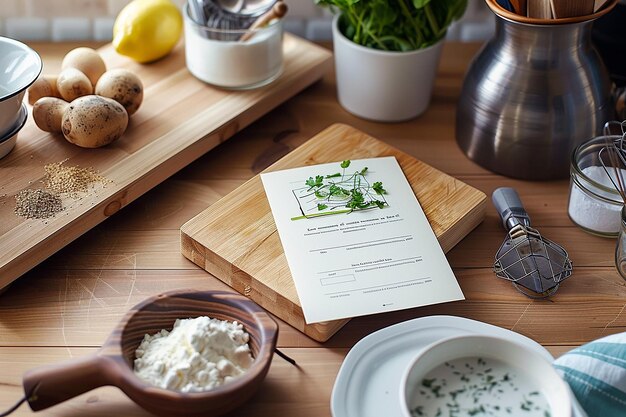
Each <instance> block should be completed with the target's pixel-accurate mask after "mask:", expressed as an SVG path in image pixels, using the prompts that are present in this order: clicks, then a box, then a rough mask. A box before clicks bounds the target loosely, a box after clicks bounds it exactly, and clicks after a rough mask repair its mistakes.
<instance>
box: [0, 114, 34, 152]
mask: <svg viewBox="0 0 626 417" xmlns="http://www.w3.org/2000/svg"><path fill="white" fill-rule="evenodd" d="M17 115H18V117H17V122H15V124H14V125H13V127H12V128H11V129H10V130H9V131H8V132H7V133H6V134H5V135H4V136H0V159H2V158H4V157H5V156H6V155H7V154H8V153H9V152H11V150H12V149H13V148H14V147H15V142H17V134H18V132H19V131H20V130H22V128H23V127H24V124H25V123H26V119H28V109H27V108H26V104H23V103H22V105H21V107H20V111H19V112H18V113H17Z"/></svg>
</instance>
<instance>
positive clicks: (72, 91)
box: [57, 68, 93, 102]
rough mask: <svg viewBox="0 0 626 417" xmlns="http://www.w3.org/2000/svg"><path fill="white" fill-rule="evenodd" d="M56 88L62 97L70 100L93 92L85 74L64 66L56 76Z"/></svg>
mask: <svg viewBox="0 0 626 417" xmlns="http://www.w3.org/2000/svg"><path fill="white" fill-rule="evenodd" d="M57 90H59V94H60V95H61V97H62V98H64V99H65V100H67V101H70V102H71V101H74V100H76V99H77V98H78V97H82V96H86V95H89V94H91V93H93V86H92V85H91V81H89V78H87V76H86V75H85V74H83V73H82V72H80V71H79V70H77V69H76V68H66V69H64V70H63V71H61V73H60V74H59V77H58V78H57Z"/></svg>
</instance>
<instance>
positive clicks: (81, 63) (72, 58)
mask: <svg viewBox="0 0 626 417" xmlns="http://www.w3.org/2000/svg"><path fill="white" fill-rule="evenodd" d="M61 68H62V69H66V68H76V69H77V70H79V71H80V72H82V73H83V74H85V75H86V76H87V78H89V81H90V82H91V85H92V87H95V86H96V83H97V82H98V79H99V78H100V76H101V75H102V74H104V73H105V71H106V70H107V67H106V64H105V63H104V61H103V60H102V57H101V56H100V54H98V52H96V51H95V50H93V49H91V48H85V47H81V48H76V49H72V50H71V51H69V52H68V53H67V55H65V57H64V58H63V62H62V63H61Z"/></svg>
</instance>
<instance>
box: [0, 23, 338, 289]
mask: <svg viewBox="0 0 626 417" xmlns="http://www.w3.org/2000/svg"><path fill="white" fill-rule="evenodd" d="M100 53H101V55H102V56H103V59H104V61H105V62H106V64H107V67H108V68H118V67H122V68H128V69H130V70H131V71H133V72H135V73H136V74H137V75H138V76H139V78H140V79H141V80H142V82H143V84H144V89H145V94H144V101H143V103H142V105H141V107H140V109H139V111H138V112H137V113H136V114H134V115H133V116H132V118H131V120H130V124H129V128H128V129H127V131H126V133H125V134H124V136H123V137H122V138H121V139H120V140H118V141H116V142H115V143H113V144H111V145H109V146H107V147H105V148H102V149H83V148H79V147H78V146H75V145H72V144H70V143H69V142H67V141H66V140H65V139H64V138H63V137H59V135H53V134H50V133H46V132H43V131H41V130H40V129H39V128H37V126H36V125H35V123H34V121H33V120H32V117H30V118H29V120H28V121H27V124H26V126H25V127H24V129H23V130H22V131H21V132H20V133H19V139H18V143H17V146H16V147H15V149H14V150H13V151H12V152H11V153H10V154H9V155H8V156H7V157H6V158H3V159H2V160H0V288H2V287H4V286H6V285H7V284H9V283H10V282H11V281H13V280H14V279H16V278H17V277H18V276H20V275H21V274H23V273H24V272H26V271H28V270H29V269H31V268H32V267H33V266H35V265H37V264H38V263H39V262H41V261H43V260H44V259H46V258H47V257H48V256H50V255H51V254H53V253H54V252H56V251H57V250H59V249H60V248H62V247H64V246H65V245H67V244H68V243H69V242H71V241H72V240H74V239H76V238H77V237H78V236H80V235H81V234H83V233H84V232H86V231H87V230H89V229H91V228H92V227H93V226H95V225H96V224H98V223H100V222H101V221H103V220H104V219H106V218H107V217H109V216H111V215H113V214H115V213H116V212H118V211H119V210H121V209H122V208H123V207H125V206H127V205H128V204H129V203H130V202H132V201H133V200H135V199H136V198H137V197H139V196H140V195H142V194H143V193H145V192H146V191H148V190H149V189H151V188H152V187H154V186H156V185H157V184H159V183H160V182H162V181H163V180H165V179H166V178H168V177H169V176H171V175H172V174H174V173H175V172H177V171H178V170H180V169H181V168H183V167H184V166H186V165H188V164H189V163H190V162H191V161H193V160H195V159H196V158H198V157H199V156H200V155H202V154H203V153H205V152H206V151H208V150H210V149H212V148H214V147H216V146H217V145H219V144H220V143H222V142H224V141H226V140H227V139H229V138H230V137H231V136H232V135H234V134H235V133H236V132H238V131H239V130H241V129H243V128H244V127H245V126H247V125H249V124H250V123H252V122H253V121H254V120H256V119H258V118H259V117H261V116H262V115H264V114H265V113H267V112H268V111H270V110H271V109H273V108H274V107H276V106H277V105H279V104H280V103H282V102H284V101H285V100H287V99H288V98H290V97H292V96H293V95H295V94H296V93H298V92H299V91H301V90H302V89H304V88H306V87H307V86H308V85H310V84H312V83H313V82H315V81H317V80H318V79H319V78H321V77H322V75H323V74H324V73H325V72H326V71H327V70H328V69H329V67H330V60H331V55H330V54H329V53H328V51H326V50H324V49H323V48H320V47H318V46H316V45H314V44H311V43H309V42H307V41H305V40H302V39H300V38H297V37H294V36H290V35H287V36H285V40H284V70H283V73H282V74H281V76H280V77H279V78H278V79H277V80H276V81H274V82H273V83H271V84H270V85H268V86H266V87H262V88H259V89H256V90H250V91H229V90H223V89H218V88H214V87H210V86H208V85H207V84H204V83H202V82H201V81H199V80H197V79H196V78H194V77H193V76H192V75H191V74H190V73H189V71H188V70H187V68H186V66H185V58H184V47H183V44H182V42H181V43H180V44H179V45H178V46H177V47H176V49H175V50H174V51H173V52H172V53H171V54H170V55H168V56H167V57H165V58H163V59H161V60H159V61H157V62H155V63H153V64H150V65H141V64H137V63H135V62H134V61H132V60H130V59H128V58H126V57H123V56H121V55H118V54H117V53H116V52H115V51H114V50H113V48H112V47H111V46H110V45H107V46H104V47H102V48H101V49H100ZM65 160H66V162H65V164H66V165H69V166H74V165H77V166H80V167H82V168H89V167H93V168H94V169H96V170H97V171H99V173H100V174H101V175H103V176H105V177H106V178H107V179H109V180H110V181H111V182H110V183H108V184H100V183H98V184H96V185H95V186H94V188H93V189H92V190H90V191H89V192H88V193H84V194H82V195H80V198H76V197H72V196H69V197H64V198H63V205H64V207H65V210H64V211H63V212H61V213H58V214H57V215H56V216H54V217H51V218H49V219H46V220H43V221H42V220H39V219H31V220H28V219H24V218H21V217H19V216H17V215H16V214H15V213H14V207H15V201H14V200H15V195H16V194H17V193H18V192H19V191H21V190H23V189H28V188H41V186H42V185H41V182H42V179H43V178H44V175H45V171H44V166H45V165H46V164H50V163H58V162H61V161H65Z"/></svg>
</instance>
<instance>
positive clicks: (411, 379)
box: [400, 335, 572, 417]
mask: <svg viewBox="0 0 626 417" xmlns="http://www.w3.org/2000/svg"><path fill="white" fill-rule="evenodd" d="M444 381H445V382H444ZM400 387H401V388H400V401H401V404H402V406H403V407H402V412H403V416H404V417H413V416H416V415H423V416H424V417H426V416H430V415H431V414H430V412H431V411H430V410H435V411H433V412H432V415H433V416H434V415H435V414H436V410H437V408H439V409H441V411H442V415H444V416H447V415H448V413H449V411H450V409H451V408H450V407H458V408H459V409H461V410H463V412H460V413H459V414H458V415H459V416H465V415H473V414H472V413H474V414H476V410H477V409H479V408H480V407H483V408H484V409H486V410H488V411H490V412H491V413H492V414H493V415H504V416H510V417H516V416H522V415H523V416H527V417H531V416H532V417H534V416H541V417H544V416H545V415H550V416H551V417H571V415H572V404H571V400H570V398H571V397H570V391H569V387H568V386H567V384H566V383H565V381H563V380H562V379H561V377H560V376H559V375H558V374H557V373H556V371H555V370H554V368H553V367H552V365H551V364H550V362H548V361H547V360H546V359H545V358H544V357H543V356H541V355H539V354H538V353H537V352H535V351H533V350H530V349H528V348H527V347H525V346H522V345H519V344H517V343H514V342H511V341H509V340H507V339H503V338H499V337H493V336H479V335H465V336H455V337H451V338H447V339H443V340H440V341H437V342H435V343H433V344H431V345H429V346H428V347H426V348H425V349H424V350H423V351H422V352H421V353H420V354H419V355H418V356H417V357H416V358H415V359H414V360H413V361H412V362H411V364H410V365H409V366H408V368H407V369H406V371H405V372H404V375H403V377H402V382H401V385H400ZM475 398H477V400H476V401H474V399H475ZM418 407H420V408H419V410H418V411H419V412H417V411H415V409H416V408H418ZM410 410H414V412H413V413H411V411H410ZM545 411H548V412H549V414H546V413H545ZM420 413H422V414H420ZM477 415H491V414H482V413H478V414H477Z"/></svg>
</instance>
